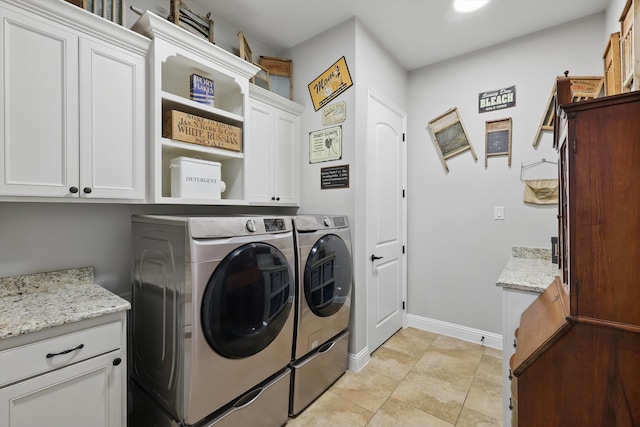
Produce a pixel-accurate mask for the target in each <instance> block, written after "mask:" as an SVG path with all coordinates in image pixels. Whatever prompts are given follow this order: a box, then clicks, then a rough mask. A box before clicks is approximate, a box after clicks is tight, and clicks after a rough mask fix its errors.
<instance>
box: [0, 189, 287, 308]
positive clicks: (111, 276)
mask: <svg viewBox="0 0 640 427" xmlns="http://www.w3.org/2000/svg"><path fill="white" fill-rule="evenodd" d="M263 211H264V209H257V208H249V207H244V208H239V207H229V206H220V207H215V206H192V205H186V206H166V205H120V204H84V203H64V202H61V203H56V202H53V203H19V202H6V203H2V202H0V236H1V237H0V277H11V276H17V275H22V274H30V273H38V272H44V271H54V270H63V269H67V268H78V267H88V266H92V267H94V273H95V281H96V283H98V284H100V285H101V286H104V287H105V288H107V289H109V290H111V291H112V292H115V293H117V294H119V295H124V296H126V295H127V294H128V293H129V292H130V288H131V266H132V252H131V215H133V214H212V215H216V214H217V215H229V214H234V213H249V214H256V213H259V212H263ZM270 212H275V213H282V214H291V213H293V212H292V211H291V210H290V209H279V210H278V209H271V210H270Z"/></svg>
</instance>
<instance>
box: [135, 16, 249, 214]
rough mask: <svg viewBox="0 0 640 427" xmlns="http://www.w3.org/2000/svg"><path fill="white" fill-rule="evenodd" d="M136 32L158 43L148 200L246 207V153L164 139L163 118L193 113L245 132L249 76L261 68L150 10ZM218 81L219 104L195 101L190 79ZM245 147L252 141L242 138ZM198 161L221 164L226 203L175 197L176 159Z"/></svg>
mask: <svg viewBox="0 0 640 427" xmlns="http://www.w3.org/2000/svg"><path fill="white" fill-rule="evenodd" d="M132 29H133V30H134V31H137V32H139V33H141V34H143V35H146V36H148V37H150V38H152V39H153V45H152V46H153V48H152V51H151V54H150V58H149V61H150V81H151V85H150V87H151V90H150V101H149V105H150V114H149V124H150V134H151V144H150V147H149V153H148V154H149V166H150V171H149V201H150V202H152V203H172V204H232V205H234V204H240V205H241V204H246V200H245V199H246V194H245V184H246V181H245V174H246V165H245V157H246V153H245V152H244V150H243V151H241V152H236V151H231V150H226V149H222V148H216V147H209V146H206V145H198V144H193V143H187V142H182V141H177V140H173V139H168V138H164V137H163V136H162V126H163V116H164V114H165V113H166V112H168V111H171V110H178V111H182V112H184V113H188V114H193V115H196V116H199V117H204V118H206V119H210V120H215V121H217V122H222V123H226V124H229V125H232V126H235V127H238V128H240V129H242V130H244V124H245V118H246V116H247V108H248V93H249V78H250V77H251V76H253V75H254V74H255V73H256V72H257V71H258V67H256V66H255V65H253V64H251V63H249V62H247V61H245V60H243V59H240V58H239V57H237V56H235V55H233V54H231V53H229V52H227V51H225V50H223V49H221V48H219V47H218V46H216V45H214V44H212V43H209V42H208V41H206V40H204V39H201V38H199V37H197V36H195V35H194V34H191V33H189V32H188V31H185V30H183V29H181V28H180V27H178V26H176V25H174V24H172V23H170V22H169V21H167V20H166V19H163V18H160V17H158V16H157V15H154V14H153V13H150V12H146V13H145V14H144V15H142V16H141V17H140V19H138V21H137V22H136V23H135V24H134V25H133V27H132ZM194 73H195V74H198V75H200V76H202V77H205V78H208V79H210V80H213V82H214V96H215V100H214V106H210V105H207V104H202V103H198V102H196V101H192V100H191V99H190V85H189V82H190V76H191V74H194ZM243 139H244V141H243V145H246V143H247V138H246V136H244V135H243ZM181 156H185V157H193V158H199V159H202V160H209V161H214V162H219V163H220V164H221V173H222V180H223V181H224V182H225V184H226V191H225V192H224V193H223V194H222V199H213V198H206V197H203V198H183V197H176V196H175V195H173V196H172V194H171V170H170V162H171V159H173V158H177V157H181Z"/></svg>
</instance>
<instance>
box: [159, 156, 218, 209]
mask: <svg viewBox="0 0 640 427" xmlns="http://www.w3.org/2000/svg"><path fill="white" fill-rule="evenodd" d="M169 167H170V168H171V197H182V198H187V199H188V198H194V199H220V197H221V193H223V192H224V190H225V184H224V182H223V181H222V179H221V165H220V163H218V162H212V161H209V160H202V159H195V158H193V157H184V156H182V157H176V158H175V159H171V161H170V163H169Z"/></svg>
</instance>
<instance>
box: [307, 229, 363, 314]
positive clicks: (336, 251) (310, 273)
mask: <svg viewBox="0 0 640 427" xmlns="http://www.w3.org/2000/svg"><path fill="white" fill-rule="evenodd" d="M351 275H352V271H351V254H350V252H349V249H348V248H347V245H346V244H345V243H344V241H343V240H342V239H341V238H340V237H338V236H336V235H335V234H327V235H325V236H323V237H322V238H320V239H319V240H318V241H317V242H316V244H315V245H313V248H312V249H311V252H309V256H308V257H307V263H306V265H305V267H304V295H305V298H306V300H307V304H308V305H309V308H310V309H311V311H313V313H315V314H316V315H317V316H321V317H327V316H331V315H333V314H335V313H336V312H337V311H338V310H340V308H341V307H342V305H343V304H344V303H345V302H347V301H348V299H349V292H350V291H351V277H352V276H351Z"/></svg>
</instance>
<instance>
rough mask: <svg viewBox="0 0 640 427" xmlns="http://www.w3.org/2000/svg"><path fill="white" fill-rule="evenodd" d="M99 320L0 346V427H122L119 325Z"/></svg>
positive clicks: (123, 400)
mask: <svg viewBox="0 0 640 427" xmlns="http://www.w3.org/2000/svg"><path fill="white" fill-rule="evenodd" d="M101 320H102V319H91V321H90V322H87V321H83V322H77V323H76V324H73V325H71V326H69V325H65V327H54V328H52V329H50V330H47V331H46V332H44V336H43V335H42V334H36V333H34V334H32V335H34V337H33V338H34V339H36V341H33V342H29V340H30V338H32V337H29V336H20V337H18V338H9V339H7V340H6V342H2V343H0V344H2V347H0V349H2V348H5V347H7V346H10V345H11V342H12V340H14V341H18V342H19V343H18V345H17V346H15V347H10V348H7V349H5V350H0V366H1V367H2V368H1V372H0V425H1V426H3V427H33V426H52V427H58V426H59V427H63V426H64V427H67V426H91V427H99V426H104V427H122V426H125V425H126V394H127V391H126V370H127V368H126V365H127V364H126V344H125V339H124V336H125V335H124V334H125V330H126V329H125V328H126V326H125V319H124V315H122V316H115V318H114V317H110V318H109V320H108V321H107V323H104V324H100V321H101ZM104 320H106V319H104ZM74 329H75V330H74Z"/></svg>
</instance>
